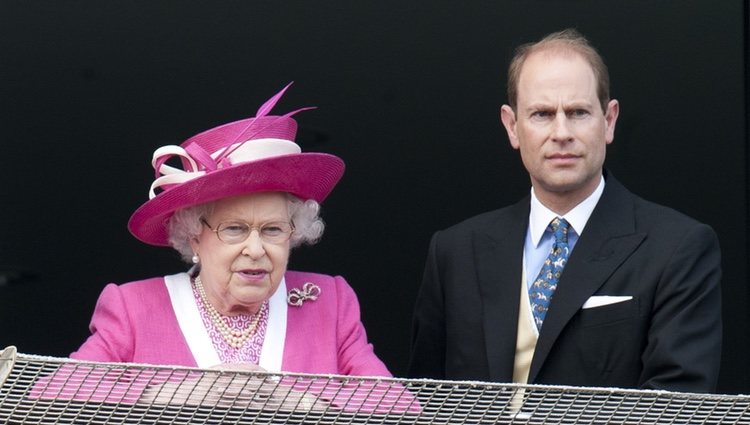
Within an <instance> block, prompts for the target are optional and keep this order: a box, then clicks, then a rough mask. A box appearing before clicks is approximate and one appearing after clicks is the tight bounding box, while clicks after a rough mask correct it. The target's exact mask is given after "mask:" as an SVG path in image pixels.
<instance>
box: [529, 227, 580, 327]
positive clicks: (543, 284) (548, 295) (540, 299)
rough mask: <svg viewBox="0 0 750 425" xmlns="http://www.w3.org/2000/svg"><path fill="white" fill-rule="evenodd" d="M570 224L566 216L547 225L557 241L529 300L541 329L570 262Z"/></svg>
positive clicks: (537, 324) (540, 272)
mask: <svg viewBox="0 0 750 425" xmlns="http://www.w3.org/2000/svg"><path fill="white" fill-rule="evenodd" d="M569 227H570V224H568V222H567V221H566V220H565V219H564V218H559V217H558V218H555V219H554V220H552V222H550V224H549V226H548V227H547V229H548V230H550V231H551V232H553V233H554V234H555V242H554V243H553V244H552V249H551V250H550V253H549V256H547V259H546V260H544V265H543V266H542V269H541V270H539V276H537V278H536V280H535V281H534V283H533V284H532V285H531V288H529V301H530V302H531V311H532V313H533V314H534V322H535V323H536V328H537V329H539V330H541V329H542V323H543V322H544V316H545V315H546V314H547V309H548V308H549V303H550V301H551V300H552V295H553V294H554V293H555V289H557V281H558V280H560V275H561V274H562V271H563V268H564V267H565V263H567V262H568V256H569V255H570V247H568V229H569Z"/></svg>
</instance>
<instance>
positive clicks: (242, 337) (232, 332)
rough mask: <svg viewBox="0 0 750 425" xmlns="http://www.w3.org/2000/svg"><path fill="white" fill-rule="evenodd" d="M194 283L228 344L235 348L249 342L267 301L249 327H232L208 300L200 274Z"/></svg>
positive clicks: (209, 314) (210, 316)
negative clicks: (240, 328) (241, 328)
mask: <svg viewBox="0 0 750 425" xmlns="http://www.w3.org/2000/svg"><path fill="white" fill-rule="evenodd" d="M193 283H194V284H195V288H196V289H197V290H198V295H199V296H200V297H201V301H202V302H203V306H204V307H205V308H206V312H208V317H209V318H210V319H211V322H213V324H214V326H216V329H218V331H219V333H220V334H221V336H222V337H223V338H224V341H226V342H227V344H229V346H230V347H232V348H234V349H238V348H240V347H242V346H243V345H245V342H247V340H248V339H250V337H251V336H253V334H255V329H256V328H257V327H258V321H259V320H260V316H261V313H262V312H263V308H264V307H265V306H266V302H265V301H264V302H263V305H261V306H260V310H258V312H257V313H256V314H254V315H253V321H252V322H251V323H250V326H248V327H247V329H243V330H238V329H232V328H231V327H229V325H227V322H226V321H225V320H224V317H223V316H222V315H221V314H220V313H219V312H218V311H217V310H216V308H214V306H213V305H212V304H211V303H210V302H208V297H207V296H206V290H205V289H203V282H201V278H200V276H196V277H195V279H194V280H193Z"/></svg>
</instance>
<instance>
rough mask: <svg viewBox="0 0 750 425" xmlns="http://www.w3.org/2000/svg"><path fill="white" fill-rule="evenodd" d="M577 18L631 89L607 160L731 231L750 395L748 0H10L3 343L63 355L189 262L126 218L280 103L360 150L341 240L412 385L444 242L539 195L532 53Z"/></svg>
mask: <svg viewBox="0 0 750 425" xmlns="http://www.w3.org/2000/svg"><path fill="white" fill-rule="evenodd" d="M565 27H577V28H578V29H579V30H580V31H581V32H583V33H584V34H586V35H587V36H588V37H589V38H590V39H591V40H592V42H593V43H594V45H595V46H597V47H598V48H599V50H600V51H601V53H602V54H603V56H604V57H605V60H606V61H607V62H608V64H609V66H610V71H611V77H612V94H613V97H615V98H617V99H619V100H620V102H621V115H620V119H619V121H618V126H617V130H616V137H615V143H614V144H613V145H611V147H610V149H609V154H608V159H607V167H609V169H610V170H611V171H612V172H613V173H614V174H615V175H616V176H617V177H618V179H620V180H621V181H622V182H623V183H625V184H626V185H627V186H628V187H629V188H630V189H631V190H633V191H634V192H636V193H638V194H640V195H641V196H643V197H645V198H647V199H650V200H653V201H656V202H658V203H662V204H666V205H669V206H672V207H674V208H676V209H678V210H681V211H683V212H685V213H687V214H689V215H691V216H693V217H695V218H697V219H699V220H701V221H703V222H706V223H709V224H710V225H711V226H713V227H714V229H716V231H717V233H718V234H719V237H720V240H721V244H722V248H723V262H724V264H723V266H724V280H723V293H724V306H723V315H724V319H725V329H724V335H725V339H724V341H725V344H724V351H723V359H724V361H723V365H722V377H721V382H720V388H719V390H720V391H721V392H726V393H738V392H739V393H748V392H750V384H748V382H750V381H748V375H749V373H750V370H749V368H750V366H749V364H750V363H749V362H747V356H746V353H747V352H748V348H749V347H748V344H749V343H750V341H749V340H748V332H747V330H746V329H747V327H748V318H749V317H748V313H747V308H746V306H747V298H748V295H747V272H748V259H747V254H748V226H747V224H748V177H747V176H748V152H747V148H746V146H747V140H748V137H747V128H746V122H747V104H746V101H747V95H746V88H745V85H746V81H747V80H746V73H747V72H746V67H745V62H746V58H747V47H746V45H747V41H746V40H747V28H748V18H747V4H746V3H745V2H743V1H740V0H724V1H720V2H717V1H714V0H693V1H679V2H678V1H668V2H654V1H651V0H648V1H645V0H629V1H627V2H623V1H620V0H611V1H610V0H607V1H604V0H590V1H584V0H580V1H573V0H569V1H552V0H548V1H544V0H526V1H509V0H505V1H497V0H493V1H474V2H455V1H445V0H430V1H425V0H416V1H410V2H406V1H403V0H379V1H377V2H374V1H364V0H363V1H354V2H349V1H342V0H339V1H336V0H334V1H320V2H313V1H301V0H287V1H284V2H260V1H223V2H200V1H189V0H180V1H176V0H175V1H154V0H151V1H128V2H125V1H37V0H25V1H5V0H0V131H1V132H2V133H0V148H1V149H0V161H1V163H2V166H0V181H2V184H0V203H1V205H2V207H1V208H0V272H2V275H0V347H3V346H5V345H10V344H14V345H16V346H17V347H18V348H19V351H21V352H23V353H29V354H45V355H55V356H64V355H67V354H68V353H69V352H70V351H72V350H74V349H75V348H76V347H77V346H78V345H79V344H80V343H81V342H82V341H83V340H84V339H85V337H86V336H87V334H88V331H87V324H88V320H89V318H90V315H91V312H92V310H93V307H94V304H95V301H96V298H97V295H98V294H99V291H100V290H101V289H102V287H103V286H104V285H105V284H106V283H107V282H126V281H130V280H135V279H140V278H145V277H150V276H155V275H161V274H167V273H174V272H177V271H180V270H182V269H184V267H183V265H182V264H181V263H180V262H179V260H178V256H177V254H176V253H175V252H173V251H172V250H170V249H164V248H154V247H149V246H145V245H143V244H140V243H139V242H137V241H136V240H135V239H134V238H133V237H132V236H130V234H129V233H128V232H127V230H126V227H125V224H126V222H127V219H128V217H129V216H130V214H131V213H132V211H133V210H135V208H137V207H138V206H139V205H140V204H141V203H142V202H144V201H145V200H146V199H147V192H148V187H149V185H150V183H151V181H152V179H153V171H152V169H151V167H150V159H151V154H152V153H153V151H154V150H155V149H156V148H157V147H159V146H162V145H165V144H179V143H180V142H181V141H182V140H184V139H185V138H187V137H189V136H191V135H192V134H194V133H196V132H199V131H202V130H204V129H207V128H210V127H213V126H215V125H218V124H221V123H224V122H227V121H232V120H236V119H240V118H244V117H248V116H252V115H254V113H255V111H256V110H257V108H258V106H259V105H260V104H261V103H262V102H263V101H264V100H265V99H267V98H268V97H270V96H271V95H272V94H274V93H276V92H277V91H278V90H279V89H281V87H283V86H284V85H285V84H286V83H287V82H289V81H295V84H294V86H293V87H292V88H291V89H290V91H289V92H288V94H287V95H286V96H285V97H284V98H283V100H282V101H281V103H280V104H279V105H278V106H277V108H276V109H275V111H276V112H281V113H283V112H287V111H289V110H292V109H294V108H297V107H301V106H308V105H316V106H318V107H319V109H318V110H315V111H311V112H304V113H302V114H300V115H298V116H297V118H298V122H299V123H300V126H301V130H300V135H299V138H298V142H299V143H300V144H301V145H302V148H303V150H306V151H311V150H312V151H315V150H318V151H324V152H329V153H333V154H336V155H339V156H341V157H342V158H343V159H344V160H345V161H346V163H347V167H348V168H347V172H346V174H345V176H344V179H343V180H342V182H341V183H340V185H339V186H338V187H337V189H336V190H335V191H334V192H333V194H332V195H331V197H330V198H329V199H328V200H327V202H326V203H325V204H324V218H325V219H326V221H327V223H328V229H327V231H326V235H325V237H324V238H323V240H322V242H321V243H319V244H318V245H316V246H314V247H311V248H301V249H299V250H297V251H295V252H294V253H293V254H292V260H291V262H292V264H291V265H290V268H296V269H304V270H311V271H317V272H323V273H329V274H341V275H343V276H345V277H346V278H347V280H348V281H349V282H350V283H351V285H352V286H353V287H354V288H355V290H356V291H357V293H358V295H359V297H360V301H361V306H362V310H363V320H364V322H365V325H366V327H367V329H368V332H369V336H370V339H371V340H372V342H373V343H374V344H375V348H376V351H377V353H378V354H379V355H380V356H381V357H382V358H383V359H384V360H385V362H386V363H387V364H388V365H389V367H390V368H391V370H392V371H393V372H394V374H396V375H398V376H403V375H404V374H405V371H406V363H407V358H408V346H409V332H410V320H411V308H412V304H413V302H414V298H415V295H416V292H417V289H418V286H419V284H420V280H421V274H422V266H423V262H424V257H425V254H426V249H427V244H428V241H429V238H430V235H431V234H432V232H434V231H435V230H437V229H440V228H443V227H446V226H448V225H451V224H453V223H455V222H457V221H459V220H461V219H463V218H466V217H469V216H471V215H474V214H476V213H479V212H482V211H485V210H490V209H494V208H497V207H500V206H503V205H506V204H509V203H512V202H515V201H516V200H517V199H519V198H520V197H521V196H523V195H525V194H526V193H527V192H528V190H529V182H528V177H527V175H526V173H525V172H524V170H523V168H522V166H521V162H520V160H519V158H518V154H517V153H516V152H515V151H513V150H512V149H511V148H510V146H509V144H508V141H507V137H506V135H505V132H504V130H503V129H502V127H501V125H500V122H499V118H498V110H499V107H500V105H501V104H502V103H504V102H505V101H506V100H505V94H504V93H505V90H504V87H505V70H506V67H507V63H508V60H509V58H510V56H511V54H512V50H513V48H514V47H515V46H516V45H518V44H520V43H522V42H527V41H532V40H536V39H538V38H540V37H541V36H542V35H544V34H546V33H549V32H552V31H556V30H559V29H562V28H565Z"/></svg>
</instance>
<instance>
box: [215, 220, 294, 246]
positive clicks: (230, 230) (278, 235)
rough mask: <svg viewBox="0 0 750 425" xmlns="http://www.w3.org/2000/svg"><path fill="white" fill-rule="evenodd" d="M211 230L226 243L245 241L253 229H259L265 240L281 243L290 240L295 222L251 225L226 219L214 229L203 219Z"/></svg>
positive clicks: (232, 243) (259, 233)
mask: <svg viewBox="0 0 750 425" xmlns="http://www.w3.org/2000/svg"><path fill="white" fill-rule="evenodd" d="M201 223H203V224H205V225H206V227H208V229H209V230H211V231H212V232H214V233H216V237H218V238H219V240H220V241H222V242H224V243H225V244H229V245H234V244H238V243H242V242H245V240H247V238H248V237H250V233H252V231H253V229H256V230H257V231H258V235H260V239H261V240H262V241H263V242H267V243H271V244H281V243H284V242H286V241H288V240H289V238H290V237H291V236H292V233H294V223H288V222H285V221H273V222H270V223H263V224H261V225H260V226H251V225H249V224H248V223H245V222H244V221H225V222H222V223H219V225H218V226H216V228H215V229H214V228H213V227H211V225H210V224H208V222H207V221H206V220H205V219H203V218H202V219H201Z"/></svg>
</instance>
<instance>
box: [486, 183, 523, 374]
mask: <svg viewBox="0 0 750 425" xmlns="http://www.w3.org/2000/svg"><path fill="white" fill-rule="evenodd" d="M506 212H507V214H503V215H502V216H500V217H498V219H497V220H495V221H494V222H493V223H492V225H491V226H489V228H487V229H479V230H476V231H475V233H474V238H473V243H474V246H473V248H474V252H475V261H476V270H477V279H478V281H479V290H480V294H481V296H482V318H483V325H484V334H485V335H484V336H485V342H486V349H487V362H488V368H489V379H490V380H491V381H496V382H509V381H510V380H511V379H512V377H513V361H514V358H515V345H516V344H515V341H516V331H517V322H518V301H519V297H520V296H521V293H520V288H521V265H522V261H523V241H524V236H525V235H526V228H527V227H528V219H529V198H528V197H527V198H525V199H524V200H523V201H521V202H519V203H518V204H516V205H514V206H512V207H510V208H509V209H508V210H506ZM509 341H513V343H509Z"/></svg>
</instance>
